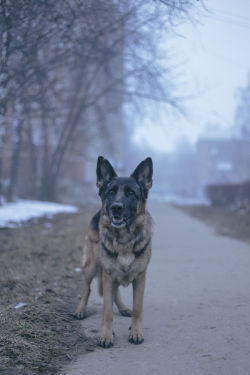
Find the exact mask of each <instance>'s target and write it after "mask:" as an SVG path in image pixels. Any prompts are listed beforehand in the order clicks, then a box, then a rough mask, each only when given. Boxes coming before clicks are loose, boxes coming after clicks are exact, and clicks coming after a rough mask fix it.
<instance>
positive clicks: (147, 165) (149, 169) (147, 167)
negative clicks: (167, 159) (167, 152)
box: [131, 158, 153, 198]
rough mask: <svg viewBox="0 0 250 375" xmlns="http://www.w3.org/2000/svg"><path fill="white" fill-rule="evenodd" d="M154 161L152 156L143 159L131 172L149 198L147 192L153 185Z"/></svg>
mask: <svg viewBox="0 0 250 375" xmlns="http://www.w3.org/2000/svg"><path fill="white" fill-rule="evenodd" d="M152 176H153V162H152V159H151V158H147V159H145V160H143V161H142V162H141V163H140V164H139V165H138V166H137V167H136V169H135V170H134V172H133V173H132V174H131V177H133V178H134V179H135V180H136V181H137V183H138V184H139V185H140V186H141V187H142V189H143V190H144V192H145V197H146V198H147V192H148V190H149V189H150V188H151V186H152V182H153V181H152Z"/></svg>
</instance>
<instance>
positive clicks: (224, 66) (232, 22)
mask: <svg viewBox="0 0 250 375" xmlns="http://www.w3.org/2000/svg"><path fill="white" fill-rule="evenodd" d="M205 5H206V7H207V9H208V12H206V13H205V15H203V16H202V18H201V19H200V23H198V24H196V25H195V26H193V25H191V24H185V25H183V26H181V27H179V28H178V33H180V34H181V36H179V37H178V36H176V37H175V38H174V39H172V41H171V49H172V50H173V51H174V55H175V58H174V61H176V65H177V66H178V71H179V72H180V73H181V74H180V76H179V78H180V82H182V83H181V85H180V86H179V89H178V90H179V93H180V94H181V95H184V96H187V97H191V99H190V100H188V101H187V102H186V107H187V110H188V113H189V116H188V117H187V118H186V119H184V118H178V119H176V118H175V117H173V116H171V115H166V114H162V115H161V116H157V115H155V112H154V116H150V115H147V114H146V116H145V118H144V119H143V121H141V120H140V124H138V125H137V127H136V130H135V133H134V140H135V142H137V143H140V144H145V143H148V144H149V145H150V146H152V147H153V148H155V149H157V150H159V151H171V150H173V149H175V147H176V146H177V145H178V143H180V142H183V140H184V139H187V140H190V141H191V142H192V143H194V142H195V141H196V139H197V138H198V137H199V136H204V135H205V134H206V135H208V136H210V137H211V136H220V137H223V136H228V135H231V130H230V126H231V125H232V123H233V117H234V110H235V106H236V91H237V88H238V87H240V86H245V84H246V80H247V74H248V71H250V1H249V0H237V1H235V0H205ZM168 46H169V43H168ZM168 48H169V47H168ZM172 64H173V60H172ZM161 112H164V108H163V106H162V107H161V108H159V111H157V113H161ZM142 122H143V125H141V123H142Z"/></svg>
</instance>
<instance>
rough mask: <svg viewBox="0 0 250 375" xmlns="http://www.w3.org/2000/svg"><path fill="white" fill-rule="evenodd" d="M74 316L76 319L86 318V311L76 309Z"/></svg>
mask: <svg viewBox="0 0 250 375" xmlns="http://www.w3.org/2000/svg"><path fill="white" fill-rule="evenodd" d="M74 317H75V318H76V319H80V320H81V319H84V318H86V311H85V310H78V309H77V310H76V311H75V313H74Z"/></svg>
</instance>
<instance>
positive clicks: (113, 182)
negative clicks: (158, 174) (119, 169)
mask: <svg viewBox="0 0 250 375" xmlns="http://www.w3.org/2000/svg"><path fill="white" fill-rule="evenodd" d="M96 175H97V187H98V188H99V195H100V197H101V199H102V204H103V209H104V210H105V213H106V215H107V216H108V218H109V221H110V225H111V226H112V227H114V228H118V229H119V228H123V227H125V226H129V225H130V224H131V223H132V222H133V221H134V220H135V219H136V217H137V215H138V214H140V213H141V212H140V211H141V210H143V209H144V207H145V202H146V199H147V197H148V190H149V189H150V188H151V186H152V176H153V163H152V159H151V158H147V159H145V160H143V161H142V162H141V163H140V164H139V165H138V166H137V168H136V169H135V170H134V172H133V173H132V174H131V175H130V177H118V176H117V174H116V172H115V170H114V168H113V167H112V165H111V164H110V162H109V161H108V160H107V159H104V158H103V157H102V156H99V157H98V160H97V167H96Z"/></svg>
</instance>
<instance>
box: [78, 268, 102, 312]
mask: <svg viewBox="0 0 250 375" xmlns="http://www.w3.org/2000/svg"><path fill="white" fill-rule="evenodd" d="M96 273H97V267H96V265H95V264H94V265H93V264H86V265H85V266H84V267H83V291H82V296H81V300H80V303H79V305H78V307H77V309H76V311H75V314H74V315H75V317H76V318H77V319H84V318H85V317H86V306H87V303H88V298H89V295H90V284H91V281H92V280H93V278H94V277H95V276H96Z"/></svg>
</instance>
